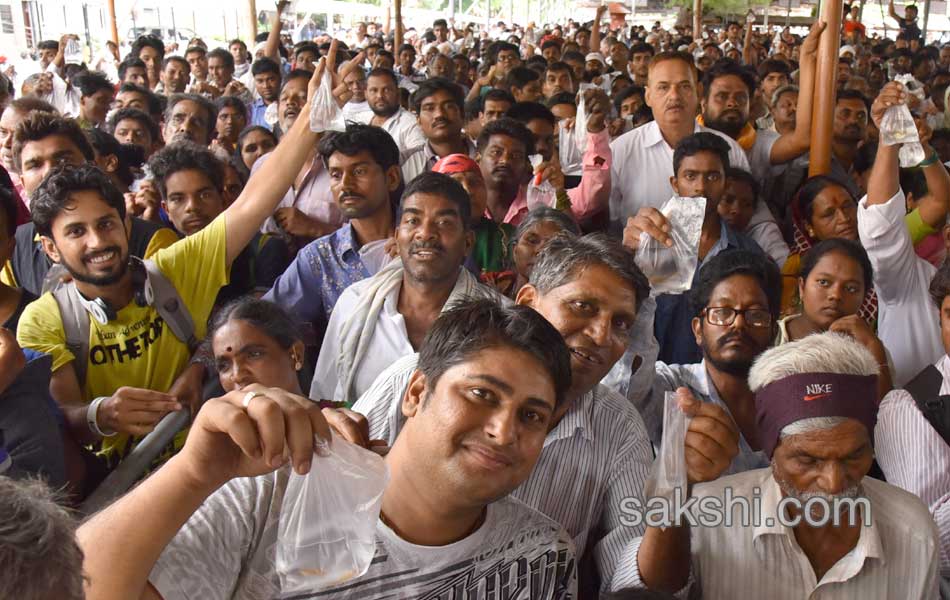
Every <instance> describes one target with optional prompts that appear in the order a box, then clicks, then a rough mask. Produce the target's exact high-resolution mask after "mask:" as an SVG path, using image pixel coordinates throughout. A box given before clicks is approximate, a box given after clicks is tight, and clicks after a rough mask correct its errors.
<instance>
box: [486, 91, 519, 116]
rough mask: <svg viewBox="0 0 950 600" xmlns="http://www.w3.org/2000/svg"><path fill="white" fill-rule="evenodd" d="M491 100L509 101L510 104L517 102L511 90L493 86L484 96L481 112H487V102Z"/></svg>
mask: <svg viewBox="0 0 950 600" xmlns="http://www.w3.org/2000/svg"><path fill="white" fill-rule="evenodd" d="M489 100H491V101H492V102H507V103H508V104H514V103H515V98H514V96H512V95H511V93H510V92H507V91H505V90H502V89H499V88H492V89H490V90H488V92H486V93H485V94H484V95H483V96H482V105H481V111H480V112H485V104H486V103H487V102H488V101H489Z"/></svg>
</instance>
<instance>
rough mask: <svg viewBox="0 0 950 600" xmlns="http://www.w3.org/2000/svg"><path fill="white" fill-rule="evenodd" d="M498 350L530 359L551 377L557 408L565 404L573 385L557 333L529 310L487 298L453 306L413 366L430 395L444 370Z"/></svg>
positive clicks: (431, 331)
mask: <svg viewBox="0 0 950 600" xmlns="http://www.w3.org/2000/svg"><path fill="white" fill-rule="evenodd" d="M499 347H508V348H513V349H516V350H519V351H521V352H524V353H527V354H530V355H531V356H533V357H534V358H535V359H536V360H537V362H539V363H540V364H541V367H542V368H543V369H544V371H545V372H546V374H547V376H548V377H549V378H550V379H551V383H552V384H553V387H554V406H555V408H559V407H561V406H562V405H563V404H564V402H565V401H566V398H565V395H566V393H567V391H568V389H569V388H570V387H571V355H570V353H569V352H568V349H567V346H566V345H565V343H564V338H562V337H561V334H560V333H559V332H558V330H557V329H555V328H554V326H553V325H551V324H550V323H549V322H548V321H547V319H545V318H544V317H543V316H541V314H540V313H538V312H537V311H535V310H534V309H532V308H529V307H527V306H521V305H513V306H503V305H501V304H499V303H498V302H495V301H494V300H487V299H475V300H466V301H462V302H459V303H457V304H455V305H454V306H452V307H451V308H449V309H447V310H445V311H443V312H442V314H441V315H439V318H438V319H436V320H435V322H434V323H433V324H432V327H430V328H429V331H428V333H427V334H426V337H425V340H424V341H423V343H422V349H421V350H420V351H419V362H418V364H417V366H416V368H417V369H418V370H419V371H421V372H422V374H423V375H425V378H426V388H427V389H428V390H429V393H431V392H432V390H434V389H435V387H436V385H437V384H438V382H439V379H440V378H441V377H442V375H444V374H445V372H446V371H448V370H449V369H451V368H452V367H455V366H457V365H460V364H462V363H464V362H465V361H466V360H469V359H470V358H471V357H472V356H473V355H475V354H477V353H479V352H482V351H485V350H489V349H492V348H499Z"/></svg>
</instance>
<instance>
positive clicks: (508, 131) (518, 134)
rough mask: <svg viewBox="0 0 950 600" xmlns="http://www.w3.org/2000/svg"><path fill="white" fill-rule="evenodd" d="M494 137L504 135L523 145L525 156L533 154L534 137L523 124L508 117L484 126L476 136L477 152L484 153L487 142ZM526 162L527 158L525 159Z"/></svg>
mask: <svg viewBox="0 0 950 600" xmlns="http://www.w3.org/2000/svg"><path fill="white" fill-rule="evenodd" d="M494 135H504V136H507V137H510V138H512V139H515V140H518V141H519V142H521V143H522V144H523V145H524V150H525V155H526V156H530V155H532V154H534V135H532V133H531V130H529V129H528V128H527V127H526V126H525V125H524V124H523V123H521V122H520V121H516V120H514V119H512V118H510V117H502V118H500V119H495V120H494V121H492V122H490V123H488V124H486V125H485V127H483V128H482V132H481V133H480V134H479V135H478V142H477V143H476V147H477V148H478V151H479V152H484V151H485V148H486V147H487V146H488V142H489V140H490V139H491V137H492V136H494ZM525 160H527V158H526V159H525Z"/></svg>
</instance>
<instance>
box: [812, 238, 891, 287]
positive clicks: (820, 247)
mask: <svg viewBox="0 0 950 600" xmlns="http://www.w3.org/2000/svg"><path fill="white" fill-rule="evenodd" d="M832 252H840V253H841V254H844V255H845V256H847V257H849V258H851V259H853V260H854V261H855V262H856V263H858V265H860V267H861V273H862V274H863V275H864V289H865V292H870V291H871V289H873V288H874V268H873V267H872V266H871V259H870V258H868V252H867V250H865V249H864V246H862V245H861V242H858V241H855V240H846V239H844V238H830V239H827V240H822V241H820V242H818V243H817V244H815V245H814V246H812V247H811V248H809V249H808V251H807V252H805V255H804V256H802V266H801V270H800V271H799V275H798V276H799V277H800V278H801V279H802V281H804V280H806V279H808V275H809V274H810V273H811V272H812V269H814V268H815V265H817V264H818V261H819V260H821V259H822V258H823V257H824V256H825V255H826V254H830V253H832Z"/></svg>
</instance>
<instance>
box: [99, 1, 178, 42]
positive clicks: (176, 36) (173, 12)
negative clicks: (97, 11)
mask: <svg viewBox="0 0 950 600" xmlns="http://www.w3.org/2000/svg"><path fill="white" fill-rule="evenodd" d="M112 1H113V2H114V1H115V0H112ZM171 8H172V30H174V31H175V39H176V40H177V39H178V25H176V24H175V7H174V6H173V7H171Z"/></svg>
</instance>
